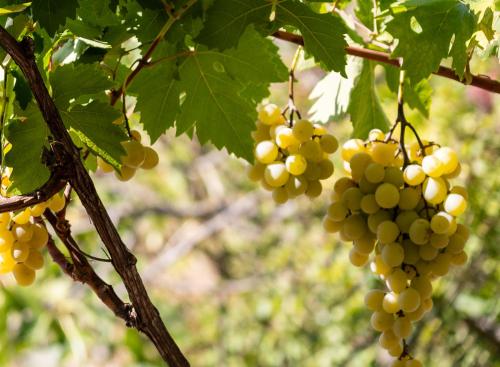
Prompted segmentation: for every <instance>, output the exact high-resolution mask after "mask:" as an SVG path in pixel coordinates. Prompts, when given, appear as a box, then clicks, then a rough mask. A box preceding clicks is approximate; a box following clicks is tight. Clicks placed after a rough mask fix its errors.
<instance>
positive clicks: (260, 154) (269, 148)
mask: <svg viewBox="0 0 500 367" xmlns="http://www.w3.org/2000/svg"><path fill="white" fill-rule="evenodd" d="M277 157H278V147H277V146H276V144H274V143H273V142H272V141H270V140H264V141H261V142H260V143H259V144H257V145H256V146H255V158H256V159H257V160H258V161H259V162H260V163H264V164H268V163H271V162H274V160H275V159H276V158H277Z"/></svg>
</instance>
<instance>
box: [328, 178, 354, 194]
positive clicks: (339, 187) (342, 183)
mask: <svg viewBox="0 0 500 367" xmlns="http://www.w3.org/2000/svg"><path fill="white" fill-rule="evenodd" d="M350 187H356V183H355V182H354V181H353V180H351V179H350V178H349V177H341V178H339V179H338V180H337V181H336V182H335V184H334V185H333V190H334V191H335V192H336V193H337V194H339V195H342V194H343V193H344V191H346V190H347V189H348V188H350Z"/></svg>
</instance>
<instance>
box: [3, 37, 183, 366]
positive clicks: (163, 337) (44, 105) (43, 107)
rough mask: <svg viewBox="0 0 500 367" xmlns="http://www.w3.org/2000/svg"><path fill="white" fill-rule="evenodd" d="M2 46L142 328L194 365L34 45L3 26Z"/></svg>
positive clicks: (173, 359) (166, 354) (178, 360)
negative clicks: (120, 227) (104, 196)
mask: <svg viewBox="0 0 500 367" xmlns="http://www.w3.org/2000/svg"><path fill="white" fill-rule="evenodd" d="M0 45H1V46H2V47H3V48H4V49H5V51H6V52H7V53H8V54H9V55H10V56H11V57H12V59H13V60H14V62H15V63H16V64H17V65H18V66H19V68H20V69H21V71H22V72H23V74H24V76H25V78H26V81H27V82H28V85H29V86H30V89H31V91H32V93H33V96H34V97H35V99H36V101H37V103H38V106H39V109H40V112H41V113H42V116H43V118H44V120H45V122H46V124H47V126H48V127H49V129H50V132H51V135H52V136H53V138H54V144H52V147H53V149H54V150H55V152H54V153H56V158H57V159H58V161H60V162H61V163H63V164H64V166H65V167H68V169H69V170H70V171H69V172H67V173H68V177H69V180H68V181H69V183H70V184H71V186H72V187H73V189H74V190H75V192H76V193H77V195H78V196H79V198H80V201H81V203H82V205H83V206H84V207H85V209H86V211H87V214H88V215H89V217H90V219H91V221H92V223H93V224H94V226H95V228H96V230H97V233H98V234H99V236H100V237H101V240H102V242H103V243H104V245H105V246H106V249H107V250H108V252H109V254H110V256H111V258H112V264H113V266H114V267H115V269H116V271H117V273H118V274H119V275H120V277H121V278H122V280H123V283H124V285H125V288H126V289H127V292H128V294H129V297H130V301H131V302H132V305H133V306H134V309H135V310H136V312H137V328H138V329H139V330H140V331H142V332H143V333H144V334H146V335H147V336H148V337H149V339H150V340H151V341H152V342H153V343H154V345H155V347H156V349H157V350H158V351H159V353H160V355H161V356H162V358H163V359H164V360H165V361H166V362H167V363H168V364H169V365H170V366H173V367H176V366H189V362H188V361H187V359H186V358H185V357H184V355H183V354H182V352H181V351H180V349H179V347H178V346H177V344H176V343H175V341H174V340H173V339H172V337H171V336H170V334H169V333H168V331H167V329H166V327H165V325H164V323H163V321H162V319H161V317H160V314H159V312H158V310H157V309H156V308H155V306H154V305H153V303H152V302H151V299H150V298H149V296H148V293H147V291H146V288H145V287H144V283H143V281H142V279H141V277H140V275H139V273H138V271H137V268H136V266H135V264H136V262H137V260H136V258H135V256H134V255H132V254H131V253H130V252H129V251H128V249H127V247H126V246H125V244H124V243H123V241H122V240H121V238H120V235H119V234H118V231H117V229H116V228H115V226H114V225H113V222H112V221H111V219H110V218H109V215H108V213H107V212H106V209H105V208H104V205H103V203H102V201H101V199H100V198H99V195H98V194H97V191H96V189H95V186H94V183H93V181H92V179H91V177H90V176H89V174H88V172H87V170H86V169H85V167H84V165H83V163H82V161H81V160H80V152H79V150H78V148H77V147H76V146H75V145H74V144H73V141H72V140H71V137H70V135H69V133H68V131H67V130H66V128H65V126H64V123H63V120H62V118H61V115H60V113H59V111H58V109H57V107H56V105H55V103H54V101H53V100H52V98H51V97H50V94H49V92H48V90H47V87H46V86H45V83H44V80H43V78H42V76H41V74H40V72H39V70H38V68H37V64H36V62H35V58H34V43H33V40H32V39H29V38H24V39H23V41H22V42H20V43H18V42H17V41H16V40H15V39H14V38H13V37H12V36H11V35H10V34H9V33H8V32H7V31H6V30H5V29H4V28H3V27H0ZM56 150H57V152H56Z"/></svg>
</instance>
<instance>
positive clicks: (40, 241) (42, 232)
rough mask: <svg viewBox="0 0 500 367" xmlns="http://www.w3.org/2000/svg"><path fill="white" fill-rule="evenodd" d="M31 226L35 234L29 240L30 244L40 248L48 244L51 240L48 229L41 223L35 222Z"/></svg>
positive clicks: (32, 246)
mask: <svg viewBox="0 0 500 367" xmlns="http://www.w3.org/2000/svg"><path fill="white" fill-rule="evenodd" d="M31 227H32V228H33V236H32V237H31V239H30V241H29V245H30V247H31V248H35V249H38V250H39V249H41V248H43V247H44V246H45V245H46V244H47V242H48V240H49V233H48V232H47V229H46V228H45V227H44V226H43V225H42V224H40V223H35V224H33V225H32V226H31Z"/></svg>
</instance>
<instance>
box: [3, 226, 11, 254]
mask: <svg viewBox="0 0 500 367" xmlns="http://www.w3.org/2000/svg"><path fill="white" fill-rule="evenodd" d="M13 243H14V236H13V235H12V232H11V231H9V230H8V229H2V230H0V252H4V251H8V250H10V248H11V247H12V244H13Z"/></svg>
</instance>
